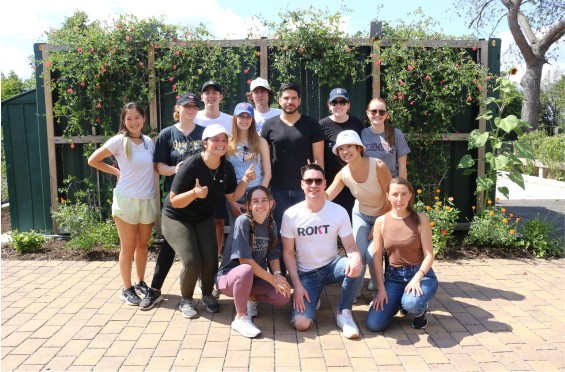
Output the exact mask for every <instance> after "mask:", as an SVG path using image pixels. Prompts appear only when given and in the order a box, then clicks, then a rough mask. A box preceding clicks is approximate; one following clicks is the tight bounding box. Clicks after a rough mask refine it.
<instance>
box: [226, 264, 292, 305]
mask: <svg viewBox="0 0 565 372" xmlns="http://www.w3.org/2000/svg"><path fill="white" fill-rule="evenodd" d="M217 284H218V289H219V290H220V292H222V294H224V295H226V296H229V297H233V302H234V303H235V309H236V311H237V312H238V313H242V314H247V300H248V299H249V296H255V300H256V301H257V302H262V303H267V304H271V305H275V306H282V305H285V304H287V303H288V301H289V300H290V297H288V298H287V297H285V296H283V295H282V294H280V293H277V292H276V291H275V288H273V286H272V285H271V284H270V283H268V282H266V281H265V280H263V279H261V278H254V277H253V268H252V267H251V266H250V265H248V264H241V265H239V266H237V267H234V268H233V269H231V270H230V271H229V272H228V273H227V274H225V275H221V276H219V277H218V279H217Z"/></svg>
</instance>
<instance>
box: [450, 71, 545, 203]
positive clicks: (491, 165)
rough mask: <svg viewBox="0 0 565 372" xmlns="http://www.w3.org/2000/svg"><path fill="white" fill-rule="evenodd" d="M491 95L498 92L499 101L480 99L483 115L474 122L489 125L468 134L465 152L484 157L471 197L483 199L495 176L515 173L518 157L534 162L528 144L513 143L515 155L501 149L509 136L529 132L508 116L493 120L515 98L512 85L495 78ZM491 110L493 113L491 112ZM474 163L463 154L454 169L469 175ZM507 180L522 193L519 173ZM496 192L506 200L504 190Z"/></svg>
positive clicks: (504, 148) (497, 99) (504, 188)
mask: <svg viewBox="0 0 565 372" xmlns="http://www.w3.org/2000/svg"><path fill="white" fill-rule="evenodd" d="M493 92H499V97H486V98H484V99H482V100H481V106H482V107H483V108H484V112H483V113H482V114H481V115H479V116H478V117H477V119H485V120H487V122H488V123H489V124H490V125H489V126H488V128H487V130H486V131H484V132H481V131H480V130H478V129H474V130H473V131H472V132H471V133H470V134H469V145H468V149H469V150H474V149H482V150H483V151H484V155H483V156H482V159H481V160H482V161H484V162H485V165H486V166H485V172H484V174H479V175H478V176H477V187H476V189H475V194H480V193H486V195H490V194H491V193H492V192H493V189H494V187H495V185H496V177H497V172H498V171H499V170H503V169H505V168H506V167H507V166H510V167H511V168H512V169H517V168H516V167H513V166H515V165H520V164H521V161H520V160H519V157H523V158H526V159H529V160H534V156H533V153H532V149H531V147H530V146H529V145H528V143H524V142H521V141H517V142H516V144H515V149H514V151H515V153H514V152H512V151H511V150H510V149H509V148H507V147H503V146H502V144H503V142H504V141H506V140H508V138H509V137H510V136H511V135H513V134H514V135H517V136H518V137H520V136H522V135H523V134H524V128H531V126H530V125H529V124H528V123H527V122H525V121H524V120H520V119H518V118H517V117H516V116H514V115H508V116H506V117H504V118H503V117H500V116H496V117H495V112H499V113H502V112H504V107H505V106H506V104H507V103H508V102H511V101H512V100H513V99H515V98H516V97H515V94H516V90H515V89H513V87H512V82H511V81H510V80H508V78H507V77H506V76H504V75H503V76H500V77H498V78H496V82H495V85H494V88H493ZM495 108H496V109H497V111H495ZM475 162H476V161H475V159H474V158H473V155H471V154H467V155H465V156H463V157H462V158H461V160H460V161H459V165H458V166H457V167H458V168H462V169H465V171H464V174H471V173H472V172H474V171H475V170H474V169H471V168H472V167H473V166H474V165H475ZM508 177H509V178H510V180H511V181H512V182H514V183H515V184H517V185H518V186H520V187H521V188H522V189H524V178H523V177H522V173H521V172H519V171H517V170H513V171H511V172H510V174H509V176H508ZM497 190H498V191H499V192H500V193H502V194H503V195H504V196H505V197H506V198H508V195H509V190H508V188H507V187H506V186H501V187H498V188H497ZM487 199H488V197H482V198H480V197H479V200H478V201H477V205H478V206H479V208H480V209H481V210H483V209H484V208H485V207H486V205H487Z"/></svg>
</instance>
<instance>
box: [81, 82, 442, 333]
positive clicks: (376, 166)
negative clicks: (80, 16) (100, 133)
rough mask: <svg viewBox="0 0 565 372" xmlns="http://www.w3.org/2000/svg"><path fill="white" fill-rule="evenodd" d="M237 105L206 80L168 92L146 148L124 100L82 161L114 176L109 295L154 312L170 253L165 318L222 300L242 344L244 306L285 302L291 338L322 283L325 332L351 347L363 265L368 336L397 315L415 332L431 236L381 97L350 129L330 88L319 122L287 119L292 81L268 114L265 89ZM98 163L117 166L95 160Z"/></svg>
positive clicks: (428, 281)
mask: <svg viewBox="0 0 565 372" xmlns="http://www.w3.org/2000/svg"><path fill="white" fill-rule="evenodd" d="M247 98H248V102H241V103H239V104H237V106H236V107H235V110H234V113H233V116H230V115H228V114H225V113H222V112H221V111H220V110H219V105H220V102H221V100H222V99H223V91H222V87H221V85H220V84H219V83H218V82H215V81H208V82H206V83H205V84H204V85H203V86H202V92H201V96H200V97H199V96H197V95H196V94H193V93H190V92H188V93H183V94H180V95H179V96H178V98H177V101H176V105H175V107H174V119H175V121H176V123H175V124H174V125H172V126H170V127H167V128H165V129H163V130H162V131H161V132H160V133H159V135H158V137H157V140H156V142H155V144H153V141H152V140H151V138H150V137H147V136H145V135H143V134H142V129H143V126H144V124H145V119H146V114H145V111H144V109H143V108H142V107H141V106H140V105H138V104H136V103H128V104H127V105H126V106H124V108H123V110H122V113H121V116H120V130H119V133H118V134H117V135H116V136H114V137H112V138H110V139H109V140H108V141H107V142H106V143H105V144H104V145H103V146H101V147H100V148H99V149H98V150H96V151H95V152H94V153H93V154H92V155H91V156H90V158H89V160H88V163H89V165H91V166H93V167H95V168H97V169H99V170H101V171H104V172H108V173H110V174H113V175H115V176H116V177H117V183H116V187H115V189H114V198H113V203H112V216H113V218H114V220H115V222H116V226H117V228H118V233H119V236H120V245H121V250H120V258H119V267H120V272H121V276H122V280H123V284H124V290H123V291H122V293H121V296H120V298H121V299H122V300H123V301H124V302H126V303H127V304H129V305H136V306H139V307H140V309H141V310H149V309H151V308H153V307H154V306H155V305H156V304H158V303H159V302H161V301H162V300H163V299H164V297H163V295H162V294H161V288H162V286H163V283H164V280H165V278H166V276H167V274H168V272H169V270H170V268H171V267H172V265H173V262H174V258H175V255H177V256H178V257H179V259H180V262H181V264H182V270H181V273H180V278H179V281H180V288H181V301H180V303H179V305H178V309H179V311H180V312H181V313H182V315H183V316H184V317H186V318H189V319H193V318H196V317H198V305H202V306H204V307H205V308H206V310H208V311H209V312H211V313H216V312H219V311H221V306H220V304H219V302H218V298H219V295H220V294H223V295H225V296H228V297H233V298H234V304H235V312H236V314H235V317H234V320H233V322H232V328H233V329H234V330H235V331H237V332H239V333H241V334H242V335H244V336H246V337H256V336H258V335H259V334H260V333H261V331H260V330H259V329H258V328H257V327H256V325H255V324H254V323H253V318H254V317H256V316H257V315H258V306H257V305H258V303H267V304H272V305H275V306H283V305H285V304H288V303H289V302H291V308H292V314H291V323H292V324H293V325H294V327H295V328H296V329H297V330H299V331H302V330H306V329H308V328H309V327H310V326H311V325H312V323H313V322H315V319H316V310H317V309H318V308H319V306H320V297H321V293H322V290H323V289H324V286H325V285H327V284H332V283H339V284H340V286H341V290H340V300H339V305H338V309H337V316H336V323H337V325H338V327H339V328H340V329H341V330H342V332H343V334H344V336H345V337H347V338H356V337H358V336H359V333H360V332H359V329H358V327H357V325H356V323H355V321H354V319H353V314H352V312H351V310H352V307H353V304H354V303H355V300H356V297H358V295H359V293H360V289H361V285H362V283H363V278H364V276H365V270H366V267H367V266H369V272H370V277H371V280H370V282H369V289H371V290H372V289H375V290H376V295H375V297H374V300H373V302H372V303H371V306H370V309H369V314H368V316H367V327H368V329H369V330H371V331H380V330H383V329H385V328H386V327H387V326H388V325H389V323H390V322H391V320H392V318H393V317H394V315H395V314H396V313H397V312H398V311H402V312H403V313H404V314H412V316H413V321H412V326H413V327H414V328H418V329H421V328H425V326H426V325H427V318H426V312H427V310H428V302H429V301H430V299H431V298H432V297H433V296H434V294H435V292H436V290H437V287H438V282H437V278H436V277H435V274H434V272H433V269H432V264H433V261H434V256H433V246H432V233H431V228H430V225H429V221H428V220H427V218H426V216H425V215H424V214H419V213H417V212H416V211H415V210H414V207H413V205H414V190H413V188H412V185H411V184H410V183H409V182H408V181H407V170H406V163H407V161H406V160H407V155H408V153H409V152H410V149H409V148H408V145H407V143H406V140H405V138H404V135H403V134H402V132H401V131H400V130H398V129H397V128H394V127H393V126H392V124H391V118H390V114H389V112H388V111H387V106H386V101H384V100H383V99H380V98H375V99H373V100H371V101H370V102H369V105H368V106H367V110H366V115H367V120H366V123H363V122H362V121H361V120H360V119H358V118H356V117H354V116H353V115H350V113H349V111H350V107H351V102H350V99H349V94H348V92H347V91H346V90H345V89H343V88H335V89H333V90H332V91H331V93H330V96H329V99H328V103H327V104H328V109H329V111H330V116H328V117H326V118H323V119H322V120H320V122H318V121H316V120H314V119H313V118H310V117H308V116H306V115H302V114H301V113H300V112H299V107H300V104H301V91H300V87H299V86H297V85H295V84H292V83H288V84H282V85H281V87H280V89H279V92H278V103H279V106H280V109H277V108H273V107H271V105H272V104H273V102H274V92H273V90H272V89H271V87H270V85H269V83H268V81H267V80H265V79H262V78H257V79H255V80H253V81H252V82H251V85H250V92H249V93H248V94H247ZM112 155H113V156H114V157H115V158H116V160H117V163H118V167H117V168H116V167H113V166H110V165H109V164H107V163H106V162H105V161H104V159H106V158H107V157H109V156H112ZM155 173H156V174H159V175H161V176H164V177H166V179H165V184H164V185H165V186H164V187H165V191H166V193H167V194H166V198H165V201H164V203H163V208H162V215H161V227H162V232H163V237H164V240H163V243H162V244H161V249H160V251H159V255H158V258H157V262H156V265H155V271H154V275H153V279H152V282H151V285H150V286H148V285H147V284H146V283H145V281H144V280H145V268H146V263H147V243H148V241H149V237H150V234H151V229H152V224H153V222H154V220H155V218H156V213H157V212H156V207H155V202H154V199H155V198H154V196H155V190H154V186H153V184H154V182H153V180H154V174H155ZM328 180H329V182H328ZM328 183H331V184H330V185H329V187H327V186H328ZM326 188H327V190H326ZM332 200H333V201H335V202H332ZM226 219H227V220H229V224H230V232H229V234H228V237H227V238H226V239H225V244H224V241H223V240H224V220H226ZM338 238H339V240H340V242H341V244H342V246H343V248H344V250H345V253H346V254H345V255H343V254H340V251H339V249H338ZM222 247H223V252H222ZM220 255H221V257H222V260H221V263H220V264H218V261H219V259H218V257H219V256H220ZM385 256H386V257H387V258H388V259H387V260H386V262H387V264H386V266H384V267H383V258H384V257H385ZM132 261H134V262H135V267H136V276H137V282H136V283H135V284H132V281H131V271H132V267H131V266H132ZM198 285H199V286H200V290H201V293H202V297H201V300H200V303H199V304H197V303H196V302H195V301H194V291H195V289H196V287H197V286H198ZM140 294H141V295H143V299H141V297H140Z"/></svg>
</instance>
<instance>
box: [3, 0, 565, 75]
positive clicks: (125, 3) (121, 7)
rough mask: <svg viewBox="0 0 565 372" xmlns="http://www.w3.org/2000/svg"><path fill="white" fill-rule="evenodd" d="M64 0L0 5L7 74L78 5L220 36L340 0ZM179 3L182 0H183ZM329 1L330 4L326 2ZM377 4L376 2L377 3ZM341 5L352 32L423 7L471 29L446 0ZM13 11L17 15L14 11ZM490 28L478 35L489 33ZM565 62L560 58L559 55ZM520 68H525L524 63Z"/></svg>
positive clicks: (101, 16) (451, 30)
mask: <svg viewBox="0 0 565 372" xmlns="http://www.w3.org/2000/svg"><path fill="white" fill-rule="evenodd" d="M68 4H69V2H68V0H51V1H49V2H45V1H44V0H29V1H16V2H13V3H11V5H10V8H11V9H10V11H6V9H4V11H3V12H1V14H0V70H1V71H2V72H3V73H4V74H7V73H8V72H9V71H10V70H14V71H15V72H16V73H17V74H18V75H19V76H21V77H28V76H31V74H32V72H33V71H32V69H31V68H30V67H29V63H28V57H29V56H30V55H32V54H33V44H34V43H36V42H44V41H45V40H46V39H45V37H44V35H45V33H46V32H47V31H48V30H49V29H50V28H59V27H61V25H62V24H63V22H64V20H65V18H66V17H69V16H71V15H72V14H73V13H74V12H75V11H76V10H82V11H84V12H86V14H88V15H89V18H90V19H91V20H94V19H98V20H112V19H115V18H117V17H118V15H119V14H124V13H130V14H134V15H136V16H137V17H138V18H147V17H150V16H155V17H160V16H163V17H164V19H165V22H167V23H170V24H177V25H197V24H199V23H204V24H206V25H207V28H208V30H210V31H211V32H212V33H213V34H214V36H215V37H216V38H218V39H224V38H226V39H240V38H244V37H245V36H246V35H247V30H248V29H249V27H250V26H251V25H258V22H257V20H254V19H253V16H257V15H259V16H261V17H262V18H265V19H268V20H274V21H277V20H278V13H279V12H281V11H284V10H286V9H287V8H288V9H305V8H308V7H309V6H311V5H312V6H314V7H316V8H321V9H325V8H326V7H328V8H329V10H330V11H331V12H335V11H337V10H338V9H339V8H340V5H341V3H340V2H337V1H336V2H329V1H323V0H290V1H286V2H283V1H280V2H275V1H265V0H246V1H237V0H205V1H199V2H192V3H191V2H186V3H184V4H183V3H174V2H170V1H167V2H164V1H154V0H138V1H135V2H132V1H129V0H97V1H91V2H86V1H80V2H74V3H73V6H69V5H68ZM181 4H182V5H181ZM328 4H331V5H328ZM379 4H380V5H379ZM345 5H346V6H347V7H348V8H350V9H351V12H346V13H344V15H345V17H344V23H345V25H344V27H345V31H346V32H347V33H349V34H353V33H355V32H357V31H363V32H366V31H367V30H368V29H369V24H370V22H371V20H373V19H378V20H386V21H388V22H391V23H393V24H394V23H395V21H397V20H399V19H403V20H404V21H409V19H410V16H409V13H413V12H414V11H415V10H416V9H418V8H421V9H422V11H423V12H424V14H425V15H426V16H430V17H432V18H434V19H435V20H437V21H439V24H440V27H441V29H442V31H443V32H444V33H447V34H452V35H456V36H461V35H464V34H470V33H472V30H469V29H468V28H467V23H468V22H466V20H465V19H463V18H460V17H458V16H457V12H456V9H454V8H453V5H452V2H451V1H450V0H405V1H390V0H389V1H386V0H350V1H347V2H345ZM14 15H17V16H14ZM489 32H490V30H488V32H487V33H485V34H484V35H480V36H481V37H488V36H489ZM493 36H494V37H501V38H502V39H503V49H504V48H505V47H507V46H508V44H509V43H508V41H509V40H511V39H509V33H508V28H507V26H506V24H505V23H504V22H503V23H502V25H501V27H499V29H498V30H497V32H496V33H495V34H494V35H493ZM505 63H506V64H516V65H519V63H518V61H515V60H510V61H505ZM560 63H561V64H562V65H565V62H564V61H560ZM522 71H523V69H522Z"/></svg>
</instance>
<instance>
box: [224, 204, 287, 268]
mask: <svg viewBox="0 0 565 372" xmlns="http://www.w3.org/2000/svg"><path fill="white" fill-rule="evenodd" d="M250 230H251V220H250V219H249V217H248V216H247V215H245V214H243V215H241V216H239V217H238V218H237V219H236V220H235V223H234V227H233V229H232V230H231V231H230V234H229V236H228V238H227V240H226V246H225V249H224V255H223V256H222V263H221V264H220V269H219V270H218V276H220V275H225V274H227V273H228V272H229V271H230V270H231V269H233V268H234V267H237V266H238V265H239V259H240V258H252V259H253V260H255V262H257V263H258V264H259V265H260V266H261V267H262V268H263V269H265V270H267V262H268V261H271V260H274V259H277V258H279V259H280V257H281V251H280V244H277V245H276V246H275V247H273V248H272V249H271V251H267V249H268V247H269V219H266V220H265V221H263V223H257V222H255V241H254V244H253V247H251V246H250V239H249V238H250V236H249V231H250ZM273 231H277V226H276V224H275V221H273Z"/></svg>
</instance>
